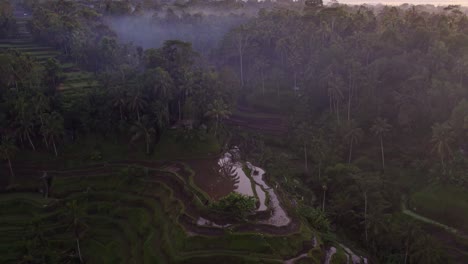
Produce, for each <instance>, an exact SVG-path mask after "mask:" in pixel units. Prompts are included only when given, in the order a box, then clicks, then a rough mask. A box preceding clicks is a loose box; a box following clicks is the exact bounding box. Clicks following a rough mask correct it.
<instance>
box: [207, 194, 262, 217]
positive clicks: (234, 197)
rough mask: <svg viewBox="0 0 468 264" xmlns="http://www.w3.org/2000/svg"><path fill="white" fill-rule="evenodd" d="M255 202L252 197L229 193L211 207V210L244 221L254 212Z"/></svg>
mask: <svg viewBox="0 0 468 264" xmlns="http://www.w3.org/2000/svg"><path fill="white" fill-rule="evenodd" d="M255 203H256V200H255V198H254V197H252V196H246V195H243V194H240V193H236V192H233V193H230V194H228V195H227V196H225V197H223V198H221V199H219V200H218V201H216V202H214V203H213V204H212V205H211V208H212V209H213V210H216V211H220V212H222V213H223V214H226V215H229V216H230V217H231V218H240V219H245V218H246V217H247V216H248V215H249V214H252V213H253V212H254V210H255Z"/></svg>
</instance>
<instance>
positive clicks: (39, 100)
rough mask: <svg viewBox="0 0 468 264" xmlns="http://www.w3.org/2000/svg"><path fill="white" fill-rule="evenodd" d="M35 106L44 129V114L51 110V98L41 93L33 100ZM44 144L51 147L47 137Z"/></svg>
mask: <svg viewBox="0 0 468 264" xmlns="http://www.w3.org/2000/svg"><path fill="white" fill-rule="evenodd" d="M33 106H34V112H35V114H36V115H37V116H39V121H40V122H41V128H42V127H43V126H44V118H43V117H44V113H45V112H46V111H48V110H49V109H50V104H49V98H48V97H46V96H45V95H44V94H41V93H39V94H38V95H36V96H35V97H34V98H33ZM44 143H45V144H46V147H47V148H48V147H49V146H48V143H47V140H46V138H45V137H44Z"/></svg>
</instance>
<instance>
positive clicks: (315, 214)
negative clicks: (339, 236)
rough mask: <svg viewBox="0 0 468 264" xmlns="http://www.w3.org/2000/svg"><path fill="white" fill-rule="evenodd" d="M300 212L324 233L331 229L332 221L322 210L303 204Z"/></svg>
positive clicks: (312, 225) (311, 224)
mask: <svg viewBox="0 0 468 264" xmlns="http://www.w3.org/2000/svg"><path fill="white" fill-rule="evenodd" d="M299 214H300V215H301V216H302V217H304V218H305V219H306V220H307V222H308V223H309V224H310V226H311V227H312V228H314V229H316V230H318V231H321V232H324V233H327V232H328V231H330V221H329V220H328V218H327V216H326V215H325V213H324V212H323V211H322V210H319V209H316V208H313V207H309V206H301V207H300V208H299Z"/></svg>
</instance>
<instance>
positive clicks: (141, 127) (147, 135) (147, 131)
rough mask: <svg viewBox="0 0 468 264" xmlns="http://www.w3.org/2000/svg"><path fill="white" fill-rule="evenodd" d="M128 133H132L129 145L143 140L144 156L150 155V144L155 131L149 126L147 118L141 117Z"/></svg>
mask: <svg viewBox="0 0 468 264" xmlns="http://www.w3.org/2000/svg"><path fill="white" fill-rule="evenodd" d="M130 132H131V133H132V138H131V139H130V143H133V142H135V141H137V140H138V139H140V138H142V137H143V138H144V139H145V143H146V154H148V155H149V154H150V143H151V140H152V137H153V135H154V134H155V133H156V130H155V129H154V127H153V126H152V125H151V123H150V120H149V117H148V116H143V117H142V119H141V121H137V122H136V123H135V124H134V125H133V126H132V127H131V128H130Z"/></svg>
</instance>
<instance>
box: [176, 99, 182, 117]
mask: <svg viewBox="0 0 468 264" xmlns="http://www.w3.org/2000/svg"><path fill="white" fill-rule="evenodd" d="M177 104H178V107H179V121H180V120H182V111H181V109H180V100H179V101H177Z"/></svg>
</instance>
